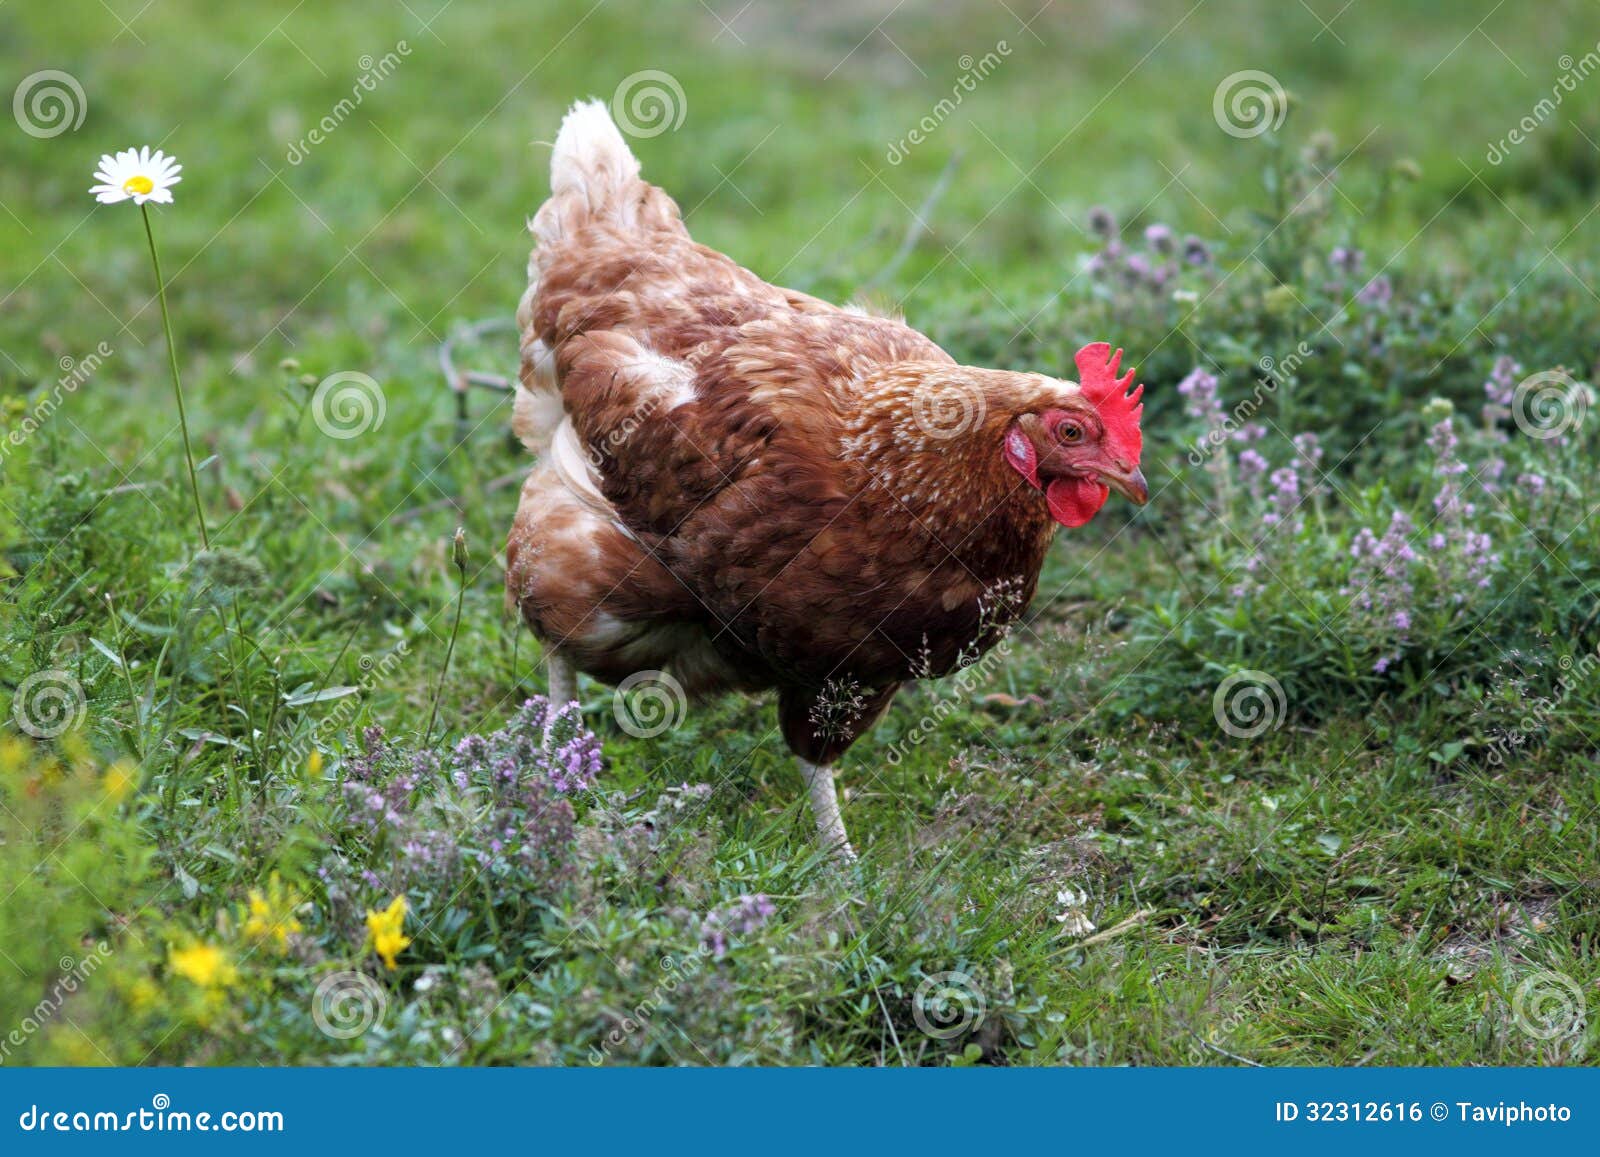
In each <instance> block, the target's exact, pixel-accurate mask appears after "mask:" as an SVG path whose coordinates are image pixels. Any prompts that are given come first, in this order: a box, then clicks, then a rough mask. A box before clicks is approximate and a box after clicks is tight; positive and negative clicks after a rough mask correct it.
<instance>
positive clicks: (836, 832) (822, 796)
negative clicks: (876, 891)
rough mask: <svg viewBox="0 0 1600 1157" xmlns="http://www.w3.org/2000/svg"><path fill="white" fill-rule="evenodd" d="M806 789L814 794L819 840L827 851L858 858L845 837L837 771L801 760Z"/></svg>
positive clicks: (845, 858) (844, 856) (812, 810)
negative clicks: (836, 783)
mask: <svg viewBox="0 0 1600 1157" xmlns="http://www.w3.org/2000/svg"><path fill="white" fill-rule="evenodd" d="M796 762H798V763H799V764H800V774H801V776H803V777H804V778H805V781H806V790H807V791H808V792H809V793H810V794H811V815H812V817H813V818H814V819H815V820H816V821H817V839H818V841H819V842H820V843H821V844H822V848H823V850H824V851H827V852H831V853H833V854H834V855H836V856H839V857H840V858H841V859H844V860H854V859H855V858H856V852H855V849H854V848H852V847H851V846H850V837H849V836H847V835H846V834H845V830H844V817H843V816H841V815H840V814H839V794H838V792H837V791H836V790H835V789H834V784H833V768H831V767H828V766H826V765H822V764H816V763H812V762H811V761H810V760H806V759H797V760H796Z"/></svg>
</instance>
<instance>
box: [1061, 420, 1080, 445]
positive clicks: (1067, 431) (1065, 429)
mask: <svg viewBox="0 0 1600 1157" xmlns="http://www.w3.org/2000/svg"><path fill="white" fill-rule="evenodd" d="M1056 436H1057V437H1059V438H1060V439H1061V440H1062V441H1063V442H1065V443H1067V445H1069V446H1070V445H1072V444H1073V443H1074V442H1081V441H1083V427H1082V426H1075V425H1073V424H1072V423H1071V422H1067V423H1065V424H1063V425H1062V426H1061V428H1060V429H1058V430H1057V431H1056Z"/></svg>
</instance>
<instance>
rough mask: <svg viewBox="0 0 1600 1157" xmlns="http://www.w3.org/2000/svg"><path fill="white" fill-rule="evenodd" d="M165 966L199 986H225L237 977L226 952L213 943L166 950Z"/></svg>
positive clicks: (237, 973) (236, 971) (229, 984)
mask: <svg viewBox="0 0 1600 1157" xmlns="http://www.w3.org/2000/svg"><path fill="white" fill-rule="evenodd" d="M167 966H168V967H169V968H171V969H172V971H174V972H176V973H177V974H178V975H179V976H181V977H183V978H184V979H185V980H188V981H190V982H191V983H193V984H197V985H199V986H200V987H201V988H227V987H229V986H231V985H232V984H233V983H234V982H235V981H237V980H238V979H239V971H238V969H236V968H234V966H233V961H231V960H229V959H228V954H227V953H226V952H224V951H223V950H222V949H220V948H218V947H217V946H216V945H214V944H193V945H190V946H189V947H188V948H177V949H168V950H167Z"/></svg>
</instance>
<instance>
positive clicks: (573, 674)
mask: <svg viewBox="0 0 1600 1157" xmlns="http://www.w3.org/2000/svg"><path fill="white" fill-rule="evenodd" d="M544 668H545V677H546V678H547V679H548V680H549V688H550V702H551V703H552V704H554V705H555V706H557V707H565V706H566V705H567V704H568V703H571V702H572V701H573V700H574V699H576V698H577V697H578V668H577V667H575V666H573V663H572V660H571V659H569V658H567V657H566V656H565V655H563V654H562V653H561V652H560V651H558V650H556V649H555V648H554V647H551V648H550V650H549V651H548V652H547V653H546V655H545V659H544Z"/></svg>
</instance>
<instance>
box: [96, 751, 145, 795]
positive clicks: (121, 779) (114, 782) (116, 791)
mask: <svg viewBox="0 0 1600 1157" xmlns="http://www.w3.org/2000/svg"><path fill="white" fill-rule="evenodd" d="M138 782H139V775H138V768H137V767H135V766H134V765H133V763H132V762H130V761H129V760H126V759H119V760H117V761H116V762H115V763H113V764H112V765H111V766H110V767H108V768H106V774H105V778H104V779H103V780H102V781H101V783H100V786H101V787H103V788H105V791H106V795H108V796H110V797H111V802H112V803H121V802H122V801H123V799H125V798H126V797H127V794H128V793H129V792H130V791H132V790H133V789H134V787H135V786H137V784H138Z"/></svg>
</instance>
